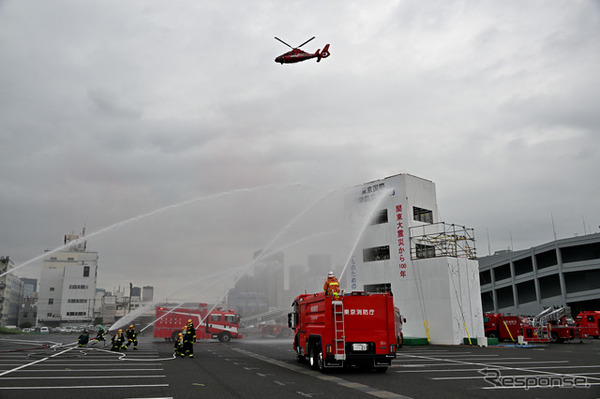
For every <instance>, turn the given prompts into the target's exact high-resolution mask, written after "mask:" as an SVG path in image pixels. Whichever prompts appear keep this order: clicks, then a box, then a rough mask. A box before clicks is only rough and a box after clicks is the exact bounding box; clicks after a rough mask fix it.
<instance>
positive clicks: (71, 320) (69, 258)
mask: <svg viewBox="0 0 600 399" xmlns="http://www.w3.org/2000/svg"><path fill="white" fill-rule="evenodd" d="M83 235H84V233H82V234H81V235H77V234H69V235H66V236H65V244H67V243H69V242H72V241H75V240H79V239H80V238H82V237H83ZM97 274H98V253H97V252H89V251H87V250H86V242H85V241H82V242H79V241H77V243H75V244H74V245H72V246H70V247H68V248H67V249H65V250H64V251H60V252H56V253H53V254H51V255H49V256H48V257H46V258H45V259H44V264H43V267H42V273H41V278H40V282H39V300H38V324H40V325H42V326H74V325H88V324H91V323H92V322H93V319H94V301H95V295H96V279H97Z"/></svg>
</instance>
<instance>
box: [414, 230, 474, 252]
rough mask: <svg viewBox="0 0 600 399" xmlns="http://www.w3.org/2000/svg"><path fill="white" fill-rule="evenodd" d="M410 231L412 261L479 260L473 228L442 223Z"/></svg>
mask: <svg viewBox="0 0 600 399" xmlns="http://www.w3.org/2000/svg"><path fill="white" fill-rule="evenodd" d="M409 230H410V255H411V258H412V259H424V258H439V257H452V258H467V259H476V258H477V252H476V249H475V232H474V229H472V228H467V227H465V226H457V225H455V224H447V223H444V222H440V223H432V224H424V225H422V226H414V227H411V228H410V229H409Z"/></svg>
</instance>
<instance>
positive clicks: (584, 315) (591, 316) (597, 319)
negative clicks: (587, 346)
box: [575, 310, 600, 338]
mask: <svg viewBox="0 0 600 399" xmlns="http://www.w3.org/2000/svg"><path fill="white" fill-rule="evenodd" d="M575 323H576V324H577V327H579V332H580V334H581V336H583V337H594V338H600V311H598V310H592V311H583V312H579V314H578V315H577V317H576V318H575Z"/></svg>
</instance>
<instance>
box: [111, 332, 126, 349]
mask: <svg viewBox="0 0 600 399" xmlns="http://www.w3.org/2000/svg"><path fill="white" fill-rule="evenodd" d="M110 341H111V342H112V348H110V350H111V351H115V352H119V351H120V350H121V349H127V347H126V346H125V337H124V336H123V330H121V329H120V328H119V331H117V333H116V334H115V335H113V337H112V339H111V340H110Z"/></svg>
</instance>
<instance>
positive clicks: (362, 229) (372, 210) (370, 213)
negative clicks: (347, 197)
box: [338, 188, 393, 280]
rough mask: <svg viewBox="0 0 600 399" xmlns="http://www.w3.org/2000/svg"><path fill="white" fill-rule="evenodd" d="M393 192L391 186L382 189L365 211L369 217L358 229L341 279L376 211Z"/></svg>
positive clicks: (340, 277)
mask: <svg viewBox="0 0 600 399" xmlns="http://www.w3.org/2000/svg"><path fill="white" fill-rule="evenodd" d="M392 192H393V189H391V188H388V189H385V190H383V191H381V192H380V193H381V195H379V198H378V199H377V200H376V201H373V202H372V203H371V207H370V208H369V209H368V210H367V212H366V213H365V214H366V216H367V217H365V218H364V223H363V225H362V226H361V227H360V230H358V235H357V236H356V240H355V241H354V244H353V245H352V248H351V249H350V254H349V255H348V258H347V259H346V262H345V263H344V268H343V269H342V272H341V273H340V276H339V277H338V278H339V280H341V279H342V277H343V276H344V273H345V272H346V268H347V267H348V264H349V263H350V260H351V259H352V255H354V251H356V247H358V244H359V243H360V240H361V239H362V236H363V234H364V232H365V230H366V229H367V227H368V226H369V224H370V223H371V221H372V219H373V216H374V214H375V212H376V211H377V210H378V209H379V207H380V206H381V203H382V202H383V200H384V199H386V198H387V197H389V196H390V193H392Z"/></svg>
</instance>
